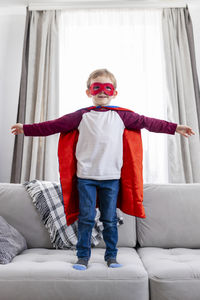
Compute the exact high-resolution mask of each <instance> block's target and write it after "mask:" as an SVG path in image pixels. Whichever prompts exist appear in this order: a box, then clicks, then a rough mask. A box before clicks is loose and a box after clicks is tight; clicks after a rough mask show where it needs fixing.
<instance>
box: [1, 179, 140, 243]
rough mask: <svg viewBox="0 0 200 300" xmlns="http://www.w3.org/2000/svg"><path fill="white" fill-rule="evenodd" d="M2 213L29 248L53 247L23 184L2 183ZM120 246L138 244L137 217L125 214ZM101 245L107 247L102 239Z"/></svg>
mask: <svg viewBox="0 0 200 300" xmlns="http://www.w3.org/2000/svg"><path fill="white" fill-rule="evenodd" d="M0 215H1V216H2V217H3V218H5V220H6V221H7V222H8V223H9V224H10V225H12V226H13V227H15V228H16V229H17V230H18V231H19V232H20V233H21V234H22V235H23V236H24V237H25V239H26V242H27V245H28V248H53V247H52V244H51V242H50V238H49V234H48V231H47V229H46V228H45V226H44V224H43V223H42V221H41V220H40V216H39V214H38V212H37V210H36V208H35V206H34V205H33V203H32V200H31V197H30V196H29V194H28V193H27V191H26V189H25V187H24V186H23V185H22V184H10V183H1V184H0ZM123 218H124V224H123V225H121V226H119V239H118V246H126V247H129V246H130V247H134V246H135V245H136V229H135V223H136V220H135V217H131V216H128V215H125V214H123ZM99 247H105V245H104V242H103V241H102V242H101V243H100V244H99Z"/></svg>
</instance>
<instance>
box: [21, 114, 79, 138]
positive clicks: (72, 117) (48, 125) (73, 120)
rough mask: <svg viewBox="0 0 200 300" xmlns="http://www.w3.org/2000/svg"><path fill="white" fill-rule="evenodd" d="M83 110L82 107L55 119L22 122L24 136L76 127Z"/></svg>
mask: <svg viewBox="0 0 200 300" xmlns="http://www.w3.org/2000/svg"><path fill="white" fill-rule="evenodd" d="M83 112H84V109H80V110H77V111H75V112H73V113H70V114H67V115H64V116H63V117H60V118H58V119H55V120H51V121H46V122H41V123H34V124H24V125H23V129H24V134H25V135H26V136H48V135H51V134H55V133H58V132H69V131H71V130H73V129H76V128H78V126H79V123H80V121H81V118H82V114H83Z"/></svg>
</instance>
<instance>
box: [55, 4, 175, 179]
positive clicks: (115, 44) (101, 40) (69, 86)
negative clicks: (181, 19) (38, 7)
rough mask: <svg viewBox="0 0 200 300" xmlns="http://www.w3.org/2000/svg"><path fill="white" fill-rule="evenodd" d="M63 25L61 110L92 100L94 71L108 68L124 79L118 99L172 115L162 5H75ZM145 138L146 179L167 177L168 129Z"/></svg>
mask: <svg viewBox="0 0 200 300" xmlns="http://www.w3.org/2000/svg"><path fill="white" fill-rule="evenodd" d="M61 29H62V32H61V36H62V38H61V48H60V49H61V53H60V59H61V60H60V65H61V68H60V72H61V73H60V93H61V103H60V115H64V114H66V113H69V112H72V111H75V110H77V109H79V108H82V107H86V106H90V105H92V102H91V98H88V97H87V96H86V93H85V90H86V81H87V79H88V76H89V74H90V73H91V72H92V71H93V70H95V69H98V68H107V69H108V70H110V71H111V72H112V73H113V74H114V75H115V77H116V79H117V83H118V87H117V90H118V96H117V97H116V98H115V100H113V102H112V103H111V104H112V105H117V106H121V107H125V108H129V109H131V110H133V111H135V112H137V113H139V114H141V115H146V116H148V117H155V118H159V119H164V120H167V117H166V116H167V112H166V110H167V101H168V90H167V88H166V86H167V85H166V78H165V65H164V51H163V40H162V9H148V10H145V9H124V8H123V9H89V10H88V9H87V10H84V9H71V10H68V11H62V12H61ZM171 121H174V122H176V120H171ZM142 139H143V153H144V160H143V165H144V168H143V170H144V173H143V174H144V183H151V182H154V183H167V182H168V169H167V165H168V161H167V159H168V153H167V135H166V134H158V133H152V132H149V131H147V130H145V129H143V130H142Z"/></svg>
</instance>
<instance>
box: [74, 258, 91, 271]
mask: <svg viewBox="0 0 200 300" xmlns="http://www.w3.org/2000/svg"><path fill="white" fill-rule="evenodd" d="M87 266H88V260H86V259H83V258H79V259H78V261H77V262H76V263H75V265H73V268H74V269H76V270H86V269H87Z"/></svg>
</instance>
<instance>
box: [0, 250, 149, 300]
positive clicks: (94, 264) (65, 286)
mask: <svg viewBox="0 0 200 300" xmlns="http://www.w3.org/2000/svg"><path fill="white" fill-rule="evenodd" d="M104 252H105V249H103V248H93V249H92V255H91V259H90V261H89V265H88V269H87V270H86V271H78V270H75V269H73V268H72V266H73V264H74V263H75V262H76V260H77V257H76V251H75V250H55V249H42V248H33V249H27V250H25V251H23V252H22V253H21V254H20V255H18V256H16V257H15V258H14V259H13V261H12V263H10V264H8V265H2V266H0V274H1V277H0V290H1V295H6V297H7V298H3V299H4V300H5V299H9V300H10V299H16V297H14V295H15V292H16V286H17V293H18V298H17V299H20V300H23V299H26V300H27V299H29V300H32V299H40V300H43V299H57V300H59V299H65V300H66V299H85V300H90V299H95V300H96V299H99V300H100V299H119V300H121V299H132V300H138V299H140V300H148V275H147V272H146V271H145V269H144V267H143V264H142V262H141V260H140V258H139V256H138V254H137V252H136V251H135V249H133V248H126V247H122V248H119V251H118V261H119V262H120V263H121V264H123V267H121V268H115V269H114V268H108V267H107V265H106V263H105V261H104ZM14 287H15V288H14ZM28 288H29V290H28ZM12 289H13V290H12ZM12 293H13V294H12ZM27 293H28V295H27ZM24 295H25V296H24ZM8 296H9V297H10V298H9V297H8ZM37 297H38V298H37Z"/></svg>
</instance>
